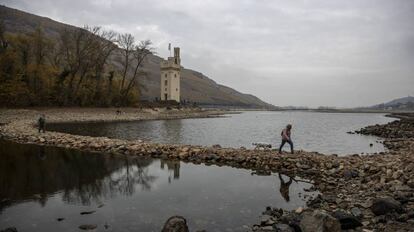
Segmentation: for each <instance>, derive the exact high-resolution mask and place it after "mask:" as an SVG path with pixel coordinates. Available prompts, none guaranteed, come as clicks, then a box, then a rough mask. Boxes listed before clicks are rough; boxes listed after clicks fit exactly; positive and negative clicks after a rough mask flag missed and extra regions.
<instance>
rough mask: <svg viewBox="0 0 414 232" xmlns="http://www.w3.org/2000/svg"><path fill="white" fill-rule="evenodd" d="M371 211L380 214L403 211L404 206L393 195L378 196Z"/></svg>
mask: <svg viewBox="0 0 414 232" xmlns="http://www.w3.org/2000/svg"><path fill="white" fill-rule="evenodd" d="M371 211H372V212H373V213H374V214H375V215H377V216H378V215H384V214H387V213H391V212H402V206H401V204H400V202H398V201H396V200H394V199H393V198H391V197H387V198H377V199H375V200H374V201H373V202H372V206H371Z"/></svg>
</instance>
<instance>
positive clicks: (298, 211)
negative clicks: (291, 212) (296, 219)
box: [295, 207, 303, 214]
mask: <svg viewBox="0 0 414 232" xmlns="http://www.w3.org/2000/svg"><path fill="white" fill-rule="evenodd" d="M302 212H303V208H302V207H299V208H297V209H296V210H295V213H297V214H301V213H302Z"/></svg>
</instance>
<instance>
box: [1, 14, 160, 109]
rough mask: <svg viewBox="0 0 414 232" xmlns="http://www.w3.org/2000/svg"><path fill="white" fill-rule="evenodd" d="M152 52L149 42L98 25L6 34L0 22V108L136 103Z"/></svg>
mask: <svg viewBox="0 0 414 232" xmlns="http://www.w3.org/2000/svg"><path fill="white" fill-rule="evenodd" d="M151 53H152V47H151V41H149V40H146V41H141V42H137V41H136V40H135V38H134V37H133V36H132V35H131V34H128V33H126V34H117V33H115V32H113V31H106V30H103V29H102V28H100V27H88V26H85V27H84V28H75V29H64V30H62V31H61V32H59V35H58V36H50V35H48V34H47V33H46V32H45V31H44V30H43V29H42V28H40V27H38V28H37V29H36V30H35V31H33V32H31V33H27V34H22V33H19V34H8V33H5V29H4V26H3V23H2V22H0V83H1V84H0V106H12V107H15V106H130V105H133V104H135V103H136V102H138V101H139V96H140V91H139V89H140V81H139V77H141V76H143V75H145V73H144V72H143V71H142V67H143V62H144V60H145V58H146V57H147V56H148V55H149V54H151ZM110 57H115V60H116V61H117V62H115V63H111V64H110V63H109V62H108V60H109V59H110Z"/></svg>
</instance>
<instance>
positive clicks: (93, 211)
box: [80, 210, 96, 215]
mask: <svg viewBox="0 0 414 232" xmlns="http://www.w3.org/2000/svg"><path fill="white" fill-rule="evenodd" d="M95 212H96V211H95V210H92V211H83V212H81V213H80V214H81V215H85V214H93V213H95Z"/></svg>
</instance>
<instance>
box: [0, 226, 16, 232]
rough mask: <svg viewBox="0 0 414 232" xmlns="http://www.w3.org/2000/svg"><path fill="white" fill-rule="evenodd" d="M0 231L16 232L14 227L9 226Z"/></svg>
mask: <svg viewBox="0 0 414 232" xmlns="http://www.w3.org/2000/svg"><path fill="white" fill-rule="evenodd" d="M0 232H17V229H16V227H9V228H6V229H4V230H0Z"/></svg>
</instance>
